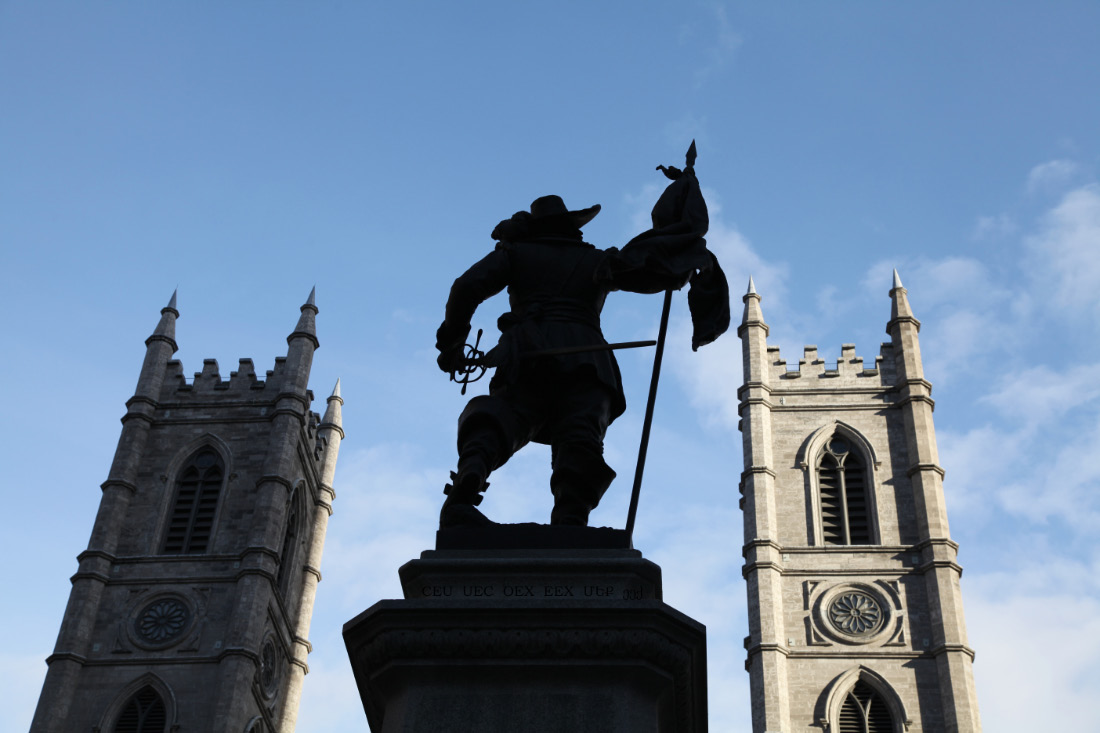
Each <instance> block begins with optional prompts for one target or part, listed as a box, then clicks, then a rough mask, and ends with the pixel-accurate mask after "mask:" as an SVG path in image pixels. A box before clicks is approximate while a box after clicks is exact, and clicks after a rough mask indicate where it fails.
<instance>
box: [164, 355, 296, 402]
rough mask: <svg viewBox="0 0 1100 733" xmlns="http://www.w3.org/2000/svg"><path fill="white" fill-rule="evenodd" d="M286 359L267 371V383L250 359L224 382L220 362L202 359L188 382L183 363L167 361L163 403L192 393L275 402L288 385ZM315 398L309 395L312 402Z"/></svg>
mask: <svg viewBox="0 0 1100 733" xmlns="http://www.w3.org/2000/svg"><path fill="white" fill-rule="evenodd" d="M285 367H286V357H285V356H277V357H275V368H274V369H268V370H267V373H266V374H265V377H264V379H259V378H258V377H257V376H256V367H255V366H254V365H253V363H252V360H251V359H241V360H240V362H239V365H238V367H237V369H236V370H234V371H231V372H230V373H229V379H228V380H225V379H222V376H221V372H220V370H219V368H218V360H217V359H203V361H202V371H200V372H195V374H194V377H193V378H192V379H191V380H190V381H188V379H187V377H186V376H185V372H184V369H183V363H182V362H180V361H179V360H178V359H171V360H169V361H168V364H167V367H166V370H165V375H164V377H165V378H164V385H163V386H162V387H161V395H160V396H161V400H162V401H176V400H179V399H180V397H181V394H180V393H187V392H191V393H194V394H203V395H210V394H215V393H216V394H219V396H223V395H224V396H228V395H226V393H230V394H234V395H239V396H241V397H246V396H247V397H248V398H249V399H255V398H257V397H258V398H260V399H264V398H266V399H274V398H275V397H276V396H277V395H278V394H279V393H280V392H281V391H282V389H283V387H284V384H283V382H284V381H285V379H284V377H285ZM312 399H313V395H312V394H310V400H311V401H312Z"/></svg>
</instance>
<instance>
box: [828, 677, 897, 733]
mask: <svg viewBox="0 0 1100 733" xmlns="http://www.w3.org/2000/svg"><path fill="white" fill-rule="evenodd" d="M837 731H838V732H839V733H894V719H893V717H892V716H891V715H890V708H889V707H887V705H886V700H884V699H883V698H882V695H880V694H878V693H877V692H875V689H874V688H873V687H871V686H870V685H868V684H867V683H866V682H864V681H863V680H860V681H859V682H857V683H856V686H855V687H853V688H852V691H851V692H849V693H848V696H847V697H846V698H845V699H844V704H843V705H841V706H840V717H839V719H838V720H837Z"/></svg>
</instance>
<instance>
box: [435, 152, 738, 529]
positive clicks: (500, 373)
mask: <svg viewBox="0 0 1100 733" xmlns="http://www.w3.org/2000/svg"><path fill="white" fill-rule="evenodd" d="M694 160H695V143H694V142H692V144H691V148H690V149H689V150H688V156H687V165H686V166H685V168H684V170H682V171H681V170H680V169H678V168H674V167H668V168H666V167H665V166H658V169H659V170H662V171H663V172H664V173H665V175H666V176H667V177H668V178H670V179H672V183H671V184H669V186H668V187H667V188H666V189H665V191H664V193H663V194H662V195H661V197H660V198H659V199H658V201H657V204H656V205H655V206H654V208H653V212H652V219H653V228H652V229H650V230H648V231H646V232H644V233H642V234H640V235H638V236H637V237H635V238H634V239H632V240H631V241H630V242H629V243H628V244H626V245H625V246H624V247H623V248H622V249H621V250H620V249H618V248H615V247H611V248H609V249H606V250H604V249H598V248H597V247H595V246H593V245H591V244H589V243H587V242H585V241H584V239H583V236H582V234H581V229H582V227H584V225H585V224H587V223H588V222H590V221H591V220H592V219H593V218H594V217H595V216H596V215H597V214H598V213H599V212H600V207H599V205H595V206H591V207H589V208H586V209H579V210H570V209H569V208H568V207H566V205H565V203H564V201H563V200H562V199H561V198H560V197H558V196H543V197H541V198H538V199H535V201H534V202H532V204H531V207H530V210H529V211H521V212H517V213H516V214H514V215H513V216H512V217H511V218H509V219H505V220H504V221H501V222H500V223H499V224H497V226H496V228H495V229H494V230H493V232H492V238H493V239H495V240H497V245H496V247H495V249H494V250H493V251H492V252H490V253H489V254H488V255H487V256H485V257H484V258H483V259H482V260H481V261H479V262H477V263H476V264H474V265H473V266H472V267H471V268H470V269H469V270H467V271H466V272H465V273H464V274H463V275H462V276H460V277H459V278H458V279H457V280H455V282H454V285H453V286H452V288H451V291H450V296H449V297H448V299H447V307H446V317H445V319H444V321H443V324H442V325H441V326H440V327H439V330H438V332H437V334H436V348H437V349H438V350H439V358H438V360H437V362H438V364H439V367H440V369H442V370H443V371H444V372H449V373H450V374H451V377H452V379H456V380H457V381H460V382H462V383H463V392H464V393H465V382H466V381H473V380H471V379H470V378H469V376H470V373H471V371H472V370H474V369H479V368H480V369H484V368H485V367H487V366H491V367H496V372H495V374H494V376H493V378H492V380H491V382H490V386H489V394H488V395H481V396H477V397H474V398H473V399H471V400H470V402H469V403H468V404H467V406H466V408H465V409H464V410H463V411H462V414H461V416H460V417H459V419H458V456H459V457H458V466H457V470H456V471H454V472H453V473H452V474H451V483H450V484H448V485H447V487H446V488H445V490H444V493H445V494H446V495H447V499H446V501H445V502H444V504H443V508H442V511H441V512H440V527H441V528H446V527H457V526H483V525H490V524H493V522H492V521H491V520H490V519H488V518H487V517H486V516H485V515H483V514H482V513H481V512H480V511H478V509H477V506H478V505H479V504H480V503H481V499H482V493H483V492H484V491H485V489H486V488H488V486H489V483H488V477H489V475H490V474H491V473H492V471H494V470H496V469H497V468H499V467H500V466H502V465H504V463H505V462H506V461H507V460H508V459H509V458H510V457H511V456H512V455H513V454H515V453H516V452H517V451H518V450H520V449H521V448H522V447H523V446H524V445H526V444H527V443H529V442H531V441H535V442H538V443H544V444H548V445H549V446H550V449H551V475H550V489H551V492H552V493H553V496H554V505H553V510H552V511H551V514H550V523H551V524H554V525H574V526H586V525H587V524H588V516H589V512H591V511H592V509H594V508H595V507H596V505H597V504H599V502H600V499H601V498H602V497H603V494H604V492H605V491H606V490H607V488H608V486H610V484H611V482H612V480H613V479H614V478H615V471H614V470H612V469H611V467H610V466H608V465H607V463H605V462H604V460H603V441H604V435H605V434H606V432H607V428H608V426H609V425H610V424H611V423H612V422H613V421H614V420H615V418H617V417H618V416H619V415H621V414H622V413H623V411H624V410H625V409H626V400H625V397H624V395H623V389H622V381H621V377H620V374H619V367H618V365H617V363H616V361H615V357H614V353H613V352H614V349H616V348H623V347H629V346H637V345H643V344H641V343H637V342H635V343H628V344H608V343H607V341H606V340H605V339H604V337H603V333H602V332H601V330H600V311H601V310H602V309H603V304H604V301H605V299H606V298H607V295H608V293H610V292H612V291H614V290H626V291H630V292H637V293H659V292H662V291H668V295H667V296H666V306H665V308H666V310H665V315H664V318H663V320H662V329H663V328H664V324H665V323H667V313H668V303H669V298H670V296H671V291H672V290H678V289H680V288H682V287H683V286H684V285H685V284H687V283H688V282H690V283H691V288H690V291H689V296H688V301H689V306H690V308H691V312H692V320H693V322H694V327H695V328H694V334H693V337H692V348H693V349H697V348H698V347H699V346H700V345H703V344H705V343H709V342H711V341H713V340H714V339H716V338H717V337H718V336H719V335H721V334H722V333H723V332H724V331H725V330H726V328H728V326H729V319H730V312H729V290H728V287H727V285H726V280H725V276H724V274H723V273H722V270H721V268H720V267H719V265H718V261H717V259H716V258H715V257H714V255H713V254H712V253H711V252H710V251H709V250H708V249H707V248H706V240H705V239H703V235H704V234H706V231H707V227H708V218H707V210H706V203H705V201H704V200H703V195H702V192H701V190H700V188H699V182H698V180H697V179H696V177H695V171H694ZM505 287H507V288H508V296H509V305H510V310H509V311H508V312H507V313H505V314H503V315H502V316H500V318H499V320H498V321H497V325H498V327H499V329H500V332H501V336H500V340H499V342H498V344H497V346H496V347H495V348H493V349H492V350H491V351H490V352H489V353H488V354H487V355H482V354H481V353H480V352H479V351H478V350H477V345H475V346H474V347H468V346H466V340H467V337H468V335H469V332H470V321H471V318H472V317H473V314H474V311H475V310H476V309H477V307H478V306H479V305H480V304H481V303H482V302H484V301H485V300H486V299H488V298H490V297H492V296H493V295H496V294H497V293H499V292H500V291H501V290H503V289H504V288H505ZM478 339H479V340H478V344H480V333H479V334H478ZM652 343H653V342H646V344H647V345H652ZM661 343H662V345H663V330H662V342H661ZM658 348H659V350H660V348H661V347H660V346H659V347H658ZM655 372H656V368H655ZM459 375H464V376H463V378H461V379H459ZM651 401H652V394H651ZM649 414H651V411H650V413H649ZM647 427H648V426H647ZM646 432H647V434H648V430H647V431H646ZM643 455H644V453H643ZM635 491H637V487H636V489H635ZM635 503H636V500H635ZM631 519H633V517H631ZM630 524H631V526H632V522H631V523H630Z"/></svg>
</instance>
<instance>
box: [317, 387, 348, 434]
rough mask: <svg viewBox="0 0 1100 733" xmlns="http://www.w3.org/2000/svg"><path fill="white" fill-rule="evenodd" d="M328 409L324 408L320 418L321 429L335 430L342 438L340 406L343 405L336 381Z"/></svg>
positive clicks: (342, 426)
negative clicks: (323, 414)
mask: <svg viewBox="0 0 1100 733" xmlns="http://www.w3.org/2000/svg"><path fill="white" fill-rule="evenodd" d="M327 402H328V407H326V408H325V416H324V417H323V418H321V427H322V428H330V429H332V430H337V431H339V433H340V437H341V438H343V437H344V418H343V415H342V413H341V410H340V405H342V404H344V400H343V398H341V397H340V380H339V379H337V380H336V386H335V387H333V388H332V395H331V396H330V397H329V398H328V400H327Z"/></svg>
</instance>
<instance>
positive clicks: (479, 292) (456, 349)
mask: <svg viewBox="0 0 1100 733" xmlns="http://www.w3.org/2000/svg"><path fill="white" fill-rule="evenodd" d="M508 269H509V268H508V254H507V252H506V251H505V248H504V247H499V246H498V247H497V248H496V249H495V250H493V251H492V252H490V253H489V254H488V255H486V256H485V257H483V258H482V259H481V260H480V261H479V262H477V263H476V264H475V265H474V266H473V267H471V268H470V269H469V270H467V271H466V272H464V273H463V274H462V275H461V276H459V278H458V279H457V280H455V281H454V285H452V286H451V294H450V295H449V296H448V297H447V309H446V316H445V317H444V319H443V324H442V325H441V326H440V327H439V330H438V331H436V334H435V347H436V348H437V349H438V350H439V359H438V360H437V363H438V364H439V368H440V369H442V370H443V371H445V372H450V371H453V370H454V368H455V366H456V365H457V364H460V363H461V361H462V352H463V348H464V346H465V344H466V338H467V337H468V336H469V335H470V320H471V319H472V318H473V317H474V311H476V310H477V307H478V306H479V305H481V304H482V303H484V302H485V301H486V300H488V299H489V298H491V297H493V296H494V295H496V294H497V293H499V292H500V291H501V290H503V289H504V288H505V287H506V286H507V285H508Z"/></svg>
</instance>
